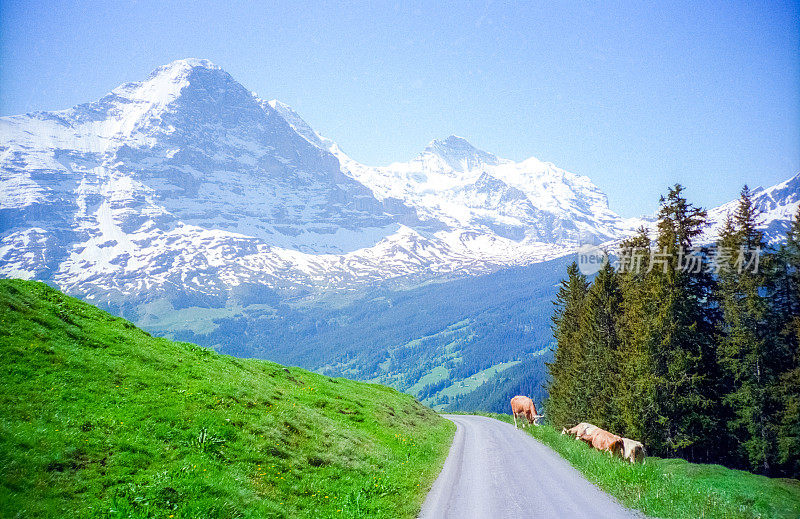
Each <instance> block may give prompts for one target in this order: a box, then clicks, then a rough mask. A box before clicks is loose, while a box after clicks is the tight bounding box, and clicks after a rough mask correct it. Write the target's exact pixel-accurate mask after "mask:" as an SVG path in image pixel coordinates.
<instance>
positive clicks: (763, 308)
mask: <svg viewBox="0 0 800 519" xmlns="http://www.w3.org/2000/svg"><path fill="white" fill-rule="evenodd" d="M758 216H759V213H758V210H757V208H756V207H755V204H754V203H753V198H752V193H751V192H750V190H749V189H748V187H747V186H745V187H744V188H743V189H742V193H741V197H740V199H739V205H738V207H737V209H736V212H735V213H734V215H733V217H732V218H729V219H728V221H727V222H726V225H725V227H724V228H723V230H722V233H721V234H720V240H719V243H718V249H717V259H718V260H719V262H720V267H721V271H720V274H719V301H720V307H721V309H722V313H723V321H722V332H723V333H722V337H721V339H720V344H719V348H718V356H719V363H720V366H721V368H722V371H723V374H724V377H725V387H724V393H725V395H724V403H725V404H726V405H727V409H728V412H729V413H730V415H731V419H730V420H729V421H728V424H727V425H728V429H729V431H730V432H731V434H732V437H733V438H735V439H736V440H737V441H738V442H739V447H738V449H737V450H738V455H739V456H740V458H741V460H742V461H743V462H744V463H745V464H746V465H747V466H748V467H749V468H751V469H753V470H758V471H761V472H764V473H769V472H770V469H771V466H772V464H773V463H774V461H775V458H776V452H775V451H776V449H774V448H773V445H774V444H775V443H776V442H775V440H776V437H777V433H778V422H779V416H778V415H779V404H778V403H779V395H778V389H779V386H778V384H777V379H778V376H779V369H776V368H777V366H776V364H775V363H776V361H779V358H780V356H781V355H780V354H779V351H778V348H777V346H778V343H779V341H777V340H776V337H775V336H774V333H772V332H774V329H772V327H771V326H770V324H771V323H770V305H769V302H768V299H767V298H766V297H765V296H764V295H763V294H764V290H765V288H766V281H767V280H766V277H765V275H764V272H765V268H766V267H768V262H767V261H765V258H766V256H764V255H760V256H759V254H760V253H761V251H763V249H764V248H765V243H764V236H763V233H762V232H761V231H759V230H758V225H759V221H758ZM756 257H759V258H760V260H759V267H756V266H755V265H754V264H752V263H751V261H752V260H754V259H755V258H756Z"/></svg>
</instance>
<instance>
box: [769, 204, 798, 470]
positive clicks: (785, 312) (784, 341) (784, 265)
mask: <svg viewBox="0 0 800 519" xmlns="http://www.w3.org/2000/svg"><path fill="white" fill-rule="evenodd" d="M776 256H777V257H776V258H775V261H774V265H773V268H772V269H770V275H769V278H770V279H769V293H768V301H769V303H770V306H771V316H772V319H773V324H772V325H771V326H770V329H771V330H777V333H776V334H775V340H777V341H778V345H777V346H776V348H775V349H776V350H777V352H776V353H778V354H779V355H780V356H781V359H780V360H779V361H778V364H777V365H778V366H782V373H781V374H780V376H779V380H778V389H777V395H778V399H779V402H780V411H779V412H780V419H779V425H778V456H777V461H778V463H779V464H780V465H781V468H782V469H783V472H784V473H786V474H787V475H789V476H794V477H797V476H798V475H800V208H799V209H798V212H797V214H796V215H795V218H794V220H793V221H792V223H791V225H790V228H789V232H788V235H787V237H786V243H784V244H783V246H781V248H780V250H779V251H778V253H777V255H776Z"/></svg>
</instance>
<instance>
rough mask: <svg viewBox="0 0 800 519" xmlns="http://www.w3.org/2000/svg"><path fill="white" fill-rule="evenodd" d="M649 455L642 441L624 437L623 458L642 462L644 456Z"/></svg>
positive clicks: (633, 461) (632, 461)
mask: <svg viewBox="0 0 800 519" xmlns="http://www.w3.org/2000/svg"><path fill="white" fill-rule="evenodd" d="M645 456H647V451H646V450H645V448H644V445H642V443H641V442H637V441H636V440H631V439H630V438H623V439H622V458H623V459H626V460H628V461H630V462H631V463H637V462H639V463H641V462H643V461H644V457H645Z"/></svg>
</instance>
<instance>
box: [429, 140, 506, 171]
mask: <svg viewBox="0 0 800 519" xmlns="http://www.w3.org/2000/svg"><path fill="white" fill-rule="evenodd" d="M426 154H432V155H435V156H437V157H439V158H440V159H442V160H443V161H444V162H446V163H447V164H448V166H450V167H451V168H452V169H453V170H455V171H461V172H464V171H469V170H472V169H475V168H477V167H480V166H483V165H490V166H496V165H497V164H499V163H500V160H499V159H498V158H497V157H496V156H495V155H493V154H491V153H489V152H486V151H483V150H479V149H478V148H476V147H475V146H473V145H472V144H470V143H469V141H467V140H466V139H465V138H463V137H459V136H457V135H450V136H449V137H447V138H446V139H442V140H439V139H435V140H433V141H431V142H430V144H428V146H427V147H426V148H425V151H424V152H423V155H426Z"/></svg>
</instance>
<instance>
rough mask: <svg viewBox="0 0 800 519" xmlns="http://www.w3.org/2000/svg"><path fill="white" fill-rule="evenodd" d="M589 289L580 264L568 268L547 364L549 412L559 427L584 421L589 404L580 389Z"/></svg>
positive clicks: (557, 300)
mask: <svg viewBox="0 0 800 519" xmlns="http://www.w3.org/2000/svg"><path fill="white" fill-rule="evenodd" d="M588 288H589V283H588V282H587V281H586V276H584V275H583V274H581V273H580V271H579V270H578V265H577V263H575V262H573V263H572V264H571V265H570V266H569V267H568V268H567V279H565V280H562V281H561V287H560V288H559V290H558V294H557V295H556V300H555V301H554V304H555V312H554V314H553V318H552V319H553V336H554V337H555V339H556V350H555V352H554V359H553V362H552V363H551V364H548V371H549V373H550V380H549V383H548V395H549V397H548V401H547V414H548V416H549V420H550V422H551V423H553V424H554V425H556V426H562V427H563V426H572V425H575V424H576V423H578V422H581V421H584V420H585V417H586V412H587V409H588V405H587V402H586V395H585V393H583V392H582V391H581V388H580V385H579V384H580V380H581V378H580V377H581V374H582V373H581V370H582V369H583V366H584V365H585V361H584V352H583V341H582V339H581V337H580V323H581V319H582V317H581V316H582V314H583V306H584V301H585V299H586V294H587V291H588Z"/></svg>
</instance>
